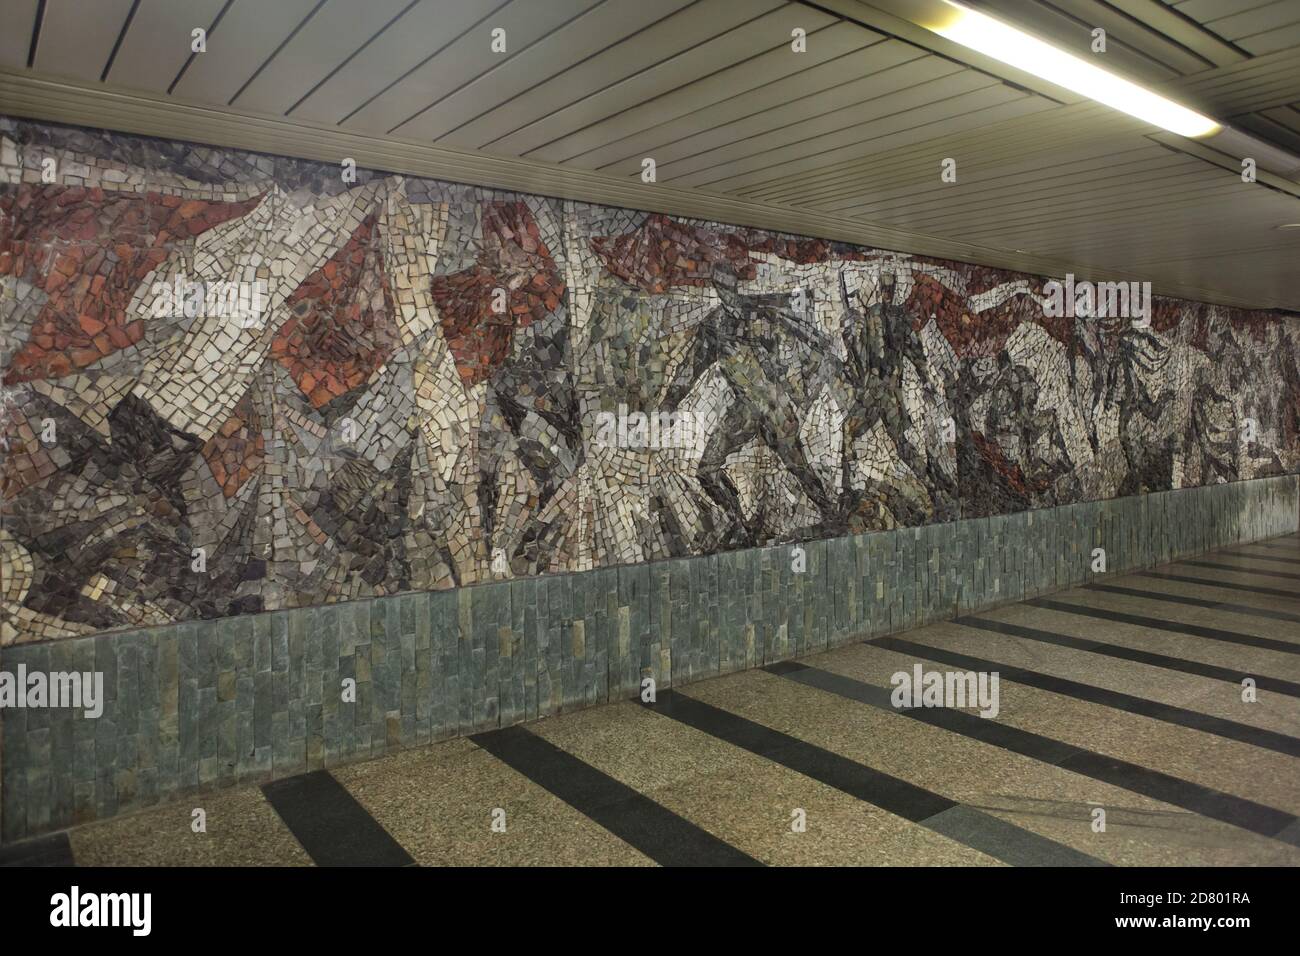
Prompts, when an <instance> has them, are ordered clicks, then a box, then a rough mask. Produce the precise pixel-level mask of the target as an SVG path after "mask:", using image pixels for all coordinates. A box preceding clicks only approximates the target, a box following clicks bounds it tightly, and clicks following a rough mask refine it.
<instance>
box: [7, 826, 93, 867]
mask: <svg viewBox="0 0 1300 956" xmlns="http://www.w3.org/2000/svg"><path fill="white" fill-rule="evenodd" d="M76 865H77V863H76V861H75V860H74V859H73V858H72V843H71V841H69V840H68V834H67V833H51V834H50V835H49V836H40V837H35V838H34V839H31V840H23V841H21V842H20V843H6V844H5V845H4V846H0V866H76Z"/></svg>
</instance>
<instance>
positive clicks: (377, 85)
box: [288, 0, 501, 123]
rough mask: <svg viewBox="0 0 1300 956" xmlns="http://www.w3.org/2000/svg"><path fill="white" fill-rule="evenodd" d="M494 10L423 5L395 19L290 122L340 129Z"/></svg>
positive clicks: (455, 1)
mask: <svg viewBox="0 0 1300 956" xmlns="http://www.w3.org/2000/svg"><path fill="white" fill-rule="evenodd" d="M500 9H501V6H500V5H498V6H497V7H496V8H495V9H488V10H486V11H485V10H484V9H483V8H482V7H480V6H478V5H477V4H472V3H465V2H464V0H420V2H419V3H417V4H415V5H414V6H413V7H408V8H407V9H406V10H405V11H404V12H403V13H402V14H401V15H400V16H398V17H397V18H395V19H394V20H393V22H392V23H390V24H389V25H388V26H387V28H386V29H384V30H383V31H382V32H381V33H380V34H379V35H378V36H376V37H375V38H374V40H373V41H372V42H371V43H369V44H368V45H367V46H366V47H365V48H364V49H361V50H359V51H357V53H356V54H355V55H354V56H353V57H352V58H351V59H350V60H349V61H348V62H347V63H346V64H344V65H342V66H340V67H339V68H338V70H337V72H335V73H334V74H333V75H331V76H330V77H329V78H327V79H326V80H324V81H323V82H321V83H320V84H319V85H318V86H316V87H315V88H314V89H313V90H311V91H310V93H309V94H307V95H306V96H305V97H304V98H303V99H302V100H301V101H300V102H298V103H296V104H295V105H294V106H292V107H291V108H290V109H289V110H288V113H289V115H291V116H294V117H298V118H302V119H307V120H314V121H316V122H320V123H337V122H338V121H339V120H341V119H342V118H343V117H345V116H347V115H348V114H350V113H352V112H353V110H355V109H356V108H357V107H359V106H360V105H361V104H363V103H366V102H368V101H370V100H372V99H374V97H376V96H377V95H378V94H380V93H382V92H383V90H384V88H385V87H386V86H387V85H388V84H389V83H390V82H392V81H393V80H394V79H395V78H396V77H399V76H402V75H404V74H406V73H408V72H410V71H412V70H415V69H417V68H418V67H419V66H420V64H422V63H424V62H426V61H427V60H428V59H430V58H432V57H434V56H437V54H438V52H439V51H440V50H443V49H445V48H446V47H448V46H450V45H451V44H452V43H454V42H456V40H457V39H458V38H460V37H461V36H463V35H464V34H465V33H466V32H467V31H469V30H471V29H473V28H474V27H475V26H479V25H481V24H486V23H487V22H488V21H489V20H491V19H492V15H493V13H494V12H496V11H497V10H500Z"/></svg>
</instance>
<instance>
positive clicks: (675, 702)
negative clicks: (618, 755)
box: [643, 691, 1105, 866]
mask: <svg viewBox="0 0 1300 956" xmlns="http://www.w3.org/2000/svg"><path fill="white" fill-rule="evenodd" d="M643 706H645V707H646V708H647V709H649V710H652V711H654V712H655V713H658V714H663V715H664V716H667V717H671V718H673V719H674V720H677V721H680V722H681V723H683V724H686V725H687V726H688V727H693V728H694V729H696V730H700V731H703V732H704V733H706V734H710V735H711V736H713V737H716V738H717V739H719V740H722V741H725V742H726V743H729V744H731V745H732V746H735V747H740V748H741V749H743V750H748V751H749V752H750V753H752V754H756V755H758V756H760V757H763V758H765V759H767V760H771V761H772V762H773V763H777V764H780V765H781V766H783V767H785V768H786V769H788V770H793V771H795V772H796V773H801V774H803V775H804V776H805V777H811V778H812V779H813V780H817V781H820V782H821V783H824V784H826V785H827V786H828V787H834V788H835V789H836V790H839V791H841V792H843V793H847V794H848V795H849V796H851V797H854V798H856V799H858V800H862V801H863V802H865V803H870V804H872V805H873V806H877V807H880V808H881V809H882V810H888V811H889V812H890V813H893V814H896V815H897V816H900V817H902V818H903V819H905V820H910V821H911V822H912V823H915V824H918V825H919V826H923V827H925V828H926V829H929V830H934V831H935V832H936V833H941V834H943V835H944V836H946V837H948V838H949V839H952V840H956V841H957V842H959V843H963V844H965V845H966V846H969V847H971V848H972V849H976V850H979V851H981V852H982V853H986V854H988V855H989V856H991V857H994V858H995V859H998V860H1002V861H1003V862H1004V863H1011V864H1013V865H1015V866H1104V865H1105V864H1103V863H1102V862H1101V861H1099V860H1096V859H1094V858H1093V857H1090V856H1088V855H1087V854H1085V853H1080V852H1079V851H1077V850H1074V849H1071V848H1070V847H1068V846H1064V845H1062V844H1060V843H1057V842H1056V841H1054V840H1049V839H1047V838H1046V837H1043V836H1039V835H1038V834H1036V833H1030V832H1029V831H1027V830H1022V829H1021V828H1020V827H1017V826H1014V825H1013V824H1009V823H1006V822H1005V821H1003V820H1000V819H998V818H997V817H993V816H990V815H989V814H986V813H984V812H983V811H982V810H977V809H975V808H973V807H965V806H962V805H960V804H958V803H957V802H956V801H954V800H950V799H948V798H947V797H945V796H942V795H940V794H937V793H932V792H931V791H929V790H926V789H925V788H924V787H918V786H916V785H915V784H912V783H908V782H907V781H906V780H900V779H899V778H897V777H894V776H891V775H889V774H887V773H884V772H883V771H880V770H875V769H873V768H871V767H868V766H867V765H866V764H862V763H858V762H857V761H856V760H850V759H849V758H847V757H842V756H840V755H839V754H837V753H834V752H832V751H830V750H826V749H825V748H823V747H818V746H816V745H815V744H810V743H808V742H807V741H805V740H800V739H799V738H798V737H792V736H790V735H789V734H785V733H782V732H781V731H779V730H773V729H772V728H770V727H766V726H764V725H762V724H759V723H755V722H754V721H752V720H748V719H746V718H744V717H741V716H739V715H738V714H733V713H731V712H730V711H725V710H722V709H720V708H717V707H714V706H712V705H711V704H706V703H704V702H703V701H699V700H696V699H695V698H693V697H684V696H682V695H681V694H677V693H674V692H673V691H667V692H666V693H665V692H661V693H660V694H659V698H658V701H657V702H656V703H654V704H645V705H643ZM932 824H933V825H932Z"/></svg>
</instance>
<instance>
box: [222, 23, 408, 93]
mask: <svg viewBox="0 0 1300 956" xmlns="http://www.w3.org/2000/svg"><path fill="white" fill-rule="evenodd" d="M409 2H410V0H365V2H364V3H358V2H356V0H326V2H325V3H324V5H323V6H320V7H318V8H316V9H314V11H313V13H312V15H311V16H310V17H308V19H307V20H306V21H305V22H304V23H303V24H302V26H301V29H299V30H297V32H295V33H294V34H293V35H292V36H291V37H290V38H288V39H287V40H286V42H285V44H284V45H283V46H282V47H280V48H279V49H277V50H276V52H275V54H274V55H273V56H272V57H271V58H270V59H268V60H267V62H266V63H264V64H263V65H262V66H261V67H259V69H258V71H257V72H256V73H255V74H254V75H253V77H252V79H251V80H250V81H249V82H248V84H247V85H246V86H244V87H243V88H242V89H240V91H239V92H238V93H236V94H235V97H234V99H233V100H231V105H232V106H237V107H239V108H240V109H245V110H251V111H252V112H255V113H274V114H277V115H283V114H284V113H286V112H287V111H288V109H289V107H291V106H293V104H294V103H296V102H298V100H300V99H301V98H302V97H303V96H304V95H305V94H306V93H307V92H308V91H309V90H311V89H312V88H313V87H314V86H315V85H316V84H317V83H319V82H320V81H321V80H323V79H325V78H326V77H327V76H329V74H330V73H331V72H333V71H334V70H335V69H337V68H338V67H339V66H341V65H342V64H343V63H344V62H345V61H346V60H347V58H348V57H349V56H351V55H352V54H353V53H355V52H356V51H357V50H358V49H359V48H360V47H361V45H362V44H363V43H365V42H367V41H368V40H369V39H370V38H371V37H372V36H374V34H375V33H376V32H378V31H379V30H381V29H383V26H384V24H386V23H387V22H388V21H389V20H391V19H392V18H393V17H395V16H397V14H398V13H400V12H401V11H402V9H403V8H404V7H406V6H407V4H408V3H409Z"/></svg>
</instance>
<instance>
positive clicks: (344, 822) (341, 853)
mask: <svg viewBox="0 0 1300 956" xmlns="http://www.w3.org/2000/svg"><path fill="white" fill-rule="evenodd" d="M262 793H263V794H264V795H265V796H266V799H267V801H268V802H269V803H270V804H271V806H272V807H273V808H274V809H275V812H276V813H278V814H279V815H280V819H281V820H283V821H284V823H285V826H287V827H288V828H289V831H290V832H291V833H292V834H293V835H294V837H296V838H297V840H298V842H299V843H301V844H302V847H303V849H304V850H306V851H307V854H308V856H310V857H311V858H312V861H313V862H315V864H316V865H317V866H407V865H408V864H410V863H413V862H414V861H413V860H412V859H411V856H410V854H408V853H407V852H406V851H405V850H404V849H402V847H401V844H399V843H398V842H397V841H396V840H394V839H393V838H392V837H391V836H389V834H388V831H387V830H385V829H384V828H383V827H382V826H380V825H379V823H378V821H376V820H375V818H374V817H372V816H371V815H370V814H369V812H368V811H367V810H366V808H365V807H363V806H362V805H361V804H360V803H358V802H357V800H356V798H355V797H353V796H352V794H350V793H348V791H347V788H346V787H344V786H343V784H341V783H339V782H338V781H337V780H335V779H334V778H333V777H332V776H330V774H329V771H327V770H313V771H312V772H311V773H304V774H300V775H299V776H297V777H288V778H286V779H284V780H273V781H272V782H271V783H268V784H264V785H263V787H262Z"/></svg>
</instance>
